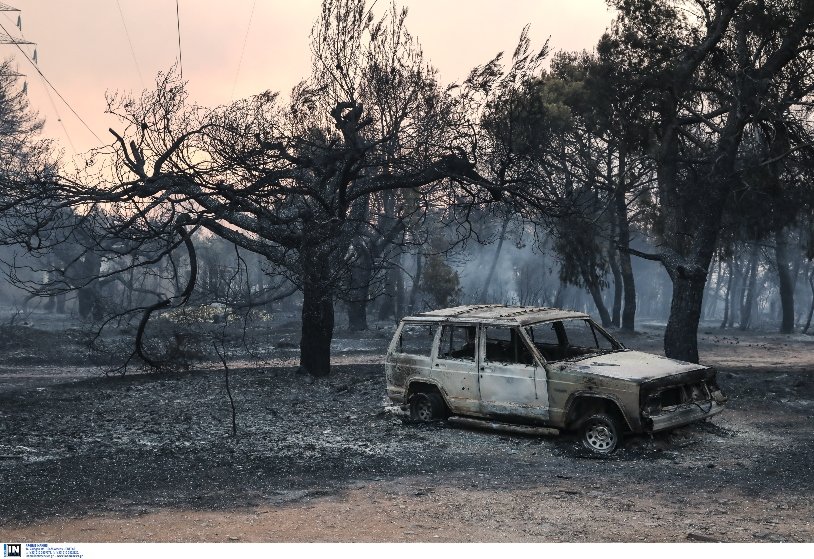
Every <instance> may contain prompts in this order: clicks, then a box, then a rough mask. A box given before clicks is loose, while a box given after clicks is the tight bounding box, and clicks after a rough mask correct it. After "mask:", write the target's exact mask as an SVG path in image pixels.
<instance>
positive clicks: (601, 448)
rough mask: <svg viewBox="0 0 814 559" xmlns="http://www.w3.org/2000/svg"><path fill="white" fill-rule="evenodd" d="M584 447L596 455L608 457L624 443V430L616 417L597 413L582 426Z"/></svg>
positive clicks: (580, 430) (589, 417)
mask: <svg viewBox="0 0 814 559" xmlns="http://www.w3.org/2000/svg"><path fill="white" fill-rule="evenodd" d="M579 438H580V439H581V440H582V446H584V447H585V448H587V449H588V450H590V451H591V452H593V453H594V454H601V455H608V454H611V453H612V452H613V451H614V450H616V449H617V448H618V447H619V445H620V444H621V442H622V429H621V427H620V426H619V422H618V421H617V420H616V418H615V417H613V416H612V415H609V414H607V413H604V412H600V413H595V414H592V415H590V416H588V417H587V418H585V420H584V421H582V423H581V424H580V427H579Z"/></svg>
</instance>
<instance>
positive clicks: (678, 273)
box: [664, 267, 707, 363]
mask: <svg viewBox="0 0 814 559" xmlns="http://www.w3.org/2000/svg"><path fill="white" fill-rule="evenodd" d="M668 272H670V271H669V270H668ZM670 277H671V279H672V280H673V298H672V301H671V303H670V319H669V320H668V321H667V328H666V329H665V331H664V348H665V353H666V354H667V356H668V357H671V358H673V359H681V360H682V361H689V362H691V363H698V340H697V338H696V336H697V333H698V322H699V320H700V319H701V305H702V303H703V301H704V287H705V285H706V282H707V274H706V272H705V271H703V270H701V269H697V270H694V271H693V272H690V271H688V270H685V269H684V268H681V267H679V268H678V269H677V270H675V271H673V272H670Z"/></svg>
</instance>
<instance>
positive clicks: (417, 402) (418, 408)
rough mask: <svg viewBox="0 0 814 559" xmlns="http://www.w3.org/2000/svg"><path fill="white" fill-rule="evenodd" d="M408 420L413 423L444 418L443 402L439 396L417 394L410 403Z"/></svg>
mask: <svg viewBox="0 0 814 559" xmlns="http://www.w3.org/2000/svg"><path fill="white" fill-rule="evenodd" d="M410 418H411V419H413V420H415V421H435V420H436V419H443V418H444V400H443V398H441V395H440V394H437V393H427V392H419V393H417V394H415V395H414V396H413V397H412V399H411V401H410Z"/></svg>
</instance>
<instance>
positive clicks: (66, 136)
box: [0, 3, 76, 153]
mask: <svg viewBox="0 0 814 559" xmlns="http://www.w3.org/2000/svg"><path fill="white" fill-rule="evenodd" d="M2 6H3V4H2V3H0V11H3V12H6V11H12V10H4V9H2ZM15 11H19V10H15ZM3 15H4V16H5V18H6V19H7V20H9V21H11V22H13V21H14V20H12V19H11V18H10V17H8V16H7V15H6V14H5V13H4V14H3ZM17 25H18V26H20V36H21V37H22V38H23V39H24V41H23V42H22V44H34V43H31V42H30V41H25V33H23V28H22V26H21V25H20V20H19V19H18V20H17ZM18 44H20V43H18ZM18 75H19V76H23V75H24V74H18ZM40 80H42V86H43V87H42V88H43V90H44V91H45V95H46V96H47V97H48V102H49V103H50V104H51V108H52V109H53V110H54V114H55V115H57V122H58V123H59V126H60V127H61V128H62V132H63V133H64V134H65V139H66V140H68V145H70V146H71V150H72V151H73V152H74V153H76V146H74V143H73V140H72V139H71V135H70V134H69V133H68V129H67V128H66V127H65V122H63V120H62V115H61V114H60V113H59V109H58V108H57V106H56V103H54V98H53V97H52V96H51V92H50V91H49V90H48V86H47V85H46V83H45V79H44V77H43V76H42V75H40Z"/></svg>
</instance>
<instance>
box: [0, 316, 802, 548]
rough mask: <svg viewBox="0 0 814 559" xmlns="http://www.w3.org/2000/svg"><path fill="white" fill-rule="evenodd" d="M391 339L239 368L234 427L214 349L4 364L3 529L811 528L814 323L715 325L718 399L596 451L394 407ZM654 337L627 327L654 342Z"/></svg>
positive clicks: (505, 532) (748, 533)
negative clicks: (312, 374) (414, 416)
mask: <svg viewBox="0 0 814 559" xmlns="http://www.w3.org/2000/svg"><path fill="white" fill-rule="evenodd" d="M29 334H30V337H31V339H37V338H36V335H35V334H36V333H35V332H34V331H32V332H30V333H29ZM738 334H740V333H738ZM389 335H390V333H389V332H388V331H380V332H375V331H374V332H372V333H370V334H366V335H365V336H367V337H364V336H363V337H361V338H360V337H358V336H356V337H354V336H352V335H351V334H349V333H342V332H339V333H338V335H337V339H336V340H335V346H336V349H337V350H338V351H337V357H336V359H335V363H337V364H336V365H335V368H334V372H333V374H332V376H331V377H330V378H328V379H316V380H315V379H311V378H309V377H304V376H301V375H298V374H297V373H296V369H295V367H294V366H292V365H291V364H290V363H291V358H292V357H294V356H295V355H296V350H295V349H293V348H292V347H291V345H292V344H290V343H288V342H284V343H278V344H277V346H276V347H275V349H274V351H271V352H270V353H269V355H266V356H265V357H266V358H267V361H268V363H270V365H269V364H268V363H267V364H266V365H264V366H259V365H257V364H250V363H247V362H243V363H238V362H235V363H233V365H232V367H231V372H230V383H231V388H232V392H233V395H234V398H235V406H236V418H237V436H232V434H231V411H230V406H229V401H228V399H227V396H226V391H225V382H224V374H223V370H222V369H218V368H216V367H214V366H213V365H210V366H209V367H202V368H201V369H199V370H192V371H188V372H184V373H175V374H133V373H132V372H130V373H128V374H127V375H125V376H111V377H105V376H104V375H103V374H102V373H101V372H100V371H98V370H94V369H92V368H90V367H85V368H81V367H80V368H76V367H73V368H71V367H65V368H61V367H60V366H59V365H58V364H57V363H44V362H43V360H42V358H39V359H38V360H36V361H35V362H34V363H32V364H30V365H26V364H25V363H24V360H23V359H18V360H17V362H15V363H12V364H8V363H7V364H5V365H3V366H2V369H1V370H0V502H2V503H3V506H2V507H0V533H2V534H3V535H4V538H5V539H6V540H9V541H10V540H21V541H225V542H229V541H261V542H262V541H436V542H437V541H497V542H508V541H688V540H689V541H718V540H721V541H747V542H748V541H812V540H814V520H812V519H814V429H813V427H814V338H811V337H806V336H772V335H765V336H759V335H754V334H750V335H747V336H743V335H739V336H733V335H732V334H731V333H723V332H718V331H708V332H705V333H704V334H703V335H702V337H701V350H702V361H703V362H707V363H712V364H714V365H716V366H717V367H718V368H719V369H720V371H721V372H720V373H719V381H720V384H721V385H722V387H723V388H724V390H725V391H726V393H727V394H728V395H729V396H730V403H729V406H728V409H727V410H726V411H725V412H724V413H723V414H721V415H719V416H717V417H715V418H713V420H712V421H711V422H706V423H700V424H695V425H692V426H688V427H685V428H682V429H678V430H676V431H673V432H672V433H669V434H664V435H658V436H656V437H653V438H651V437H634V436H630V437H628V438H627V439H626V440H625V443H624V447H623V448H622V449H621V450H619V451H618V452H616V453H615V454H614V455H613V456H612V457H611V458H609V459H595V458H593V457H591V456H588V455H586V454H584V453H583V452H582V451H581V450H580V447H579V445H578V443H577V442H576V441H575V440H574V439H573V438H572V437H569V436H567V435H563V436H560V437H546V438H535V437H524V436H519V435H508V434H502V433H498V432H487V431H473V430H466V429H459V428H454V427H452V426H449V425H447V424H446V423H444V422H440V423H437V424H430V425H427V424H415V423H410V422H409V421H406V420H405V418H404V417H402V416H401V415H400V414H399V413H398V412H397V410H393V409H387V408H386V407H385V405H386V402H385V398H384V377H383V367H382V365H381V364H380V363H381V355H382V353H383V350H384V347H385V345H386V344H387V339H388V338H389ZM287 336H289V337H292V336H295V333H294V331H293V330H291V331H290V332H289V333H288V334H287ZM659 336H660V335H659V332H658V331H657V330H651V331H646V332H645V333H642V334H638V335H635V336H632V337H630V338H628V339H625V340H624V341H625V342H626V343H627V344H628V346H629V347H633V348H636V349H643V350H645V351H654V352H658V351H659V345H660V339H659ZM80 338H81V336H67V337H64V338H61V339H56V338H55V337H53V336H51V337H44V338H43V339H46V340H48V343H49V344H52V345H53V344H55V343H62V344H64V345H66V346H68V345H71V344H74V343H76V340H78V339H80ZM292 339H293V338H292ZM48 351H49V352H52V353H53V354H54V355H58V354H59V353H60V352H59V351H55V350H54V348H53V347H51V348H49V350H48ZM275 351H276V353H275ZM64 353H65V354H66V355H74V354H75V353H76V351H75V348H74V349H73V350H71V349H65V350H64Z"/></svg>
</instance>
